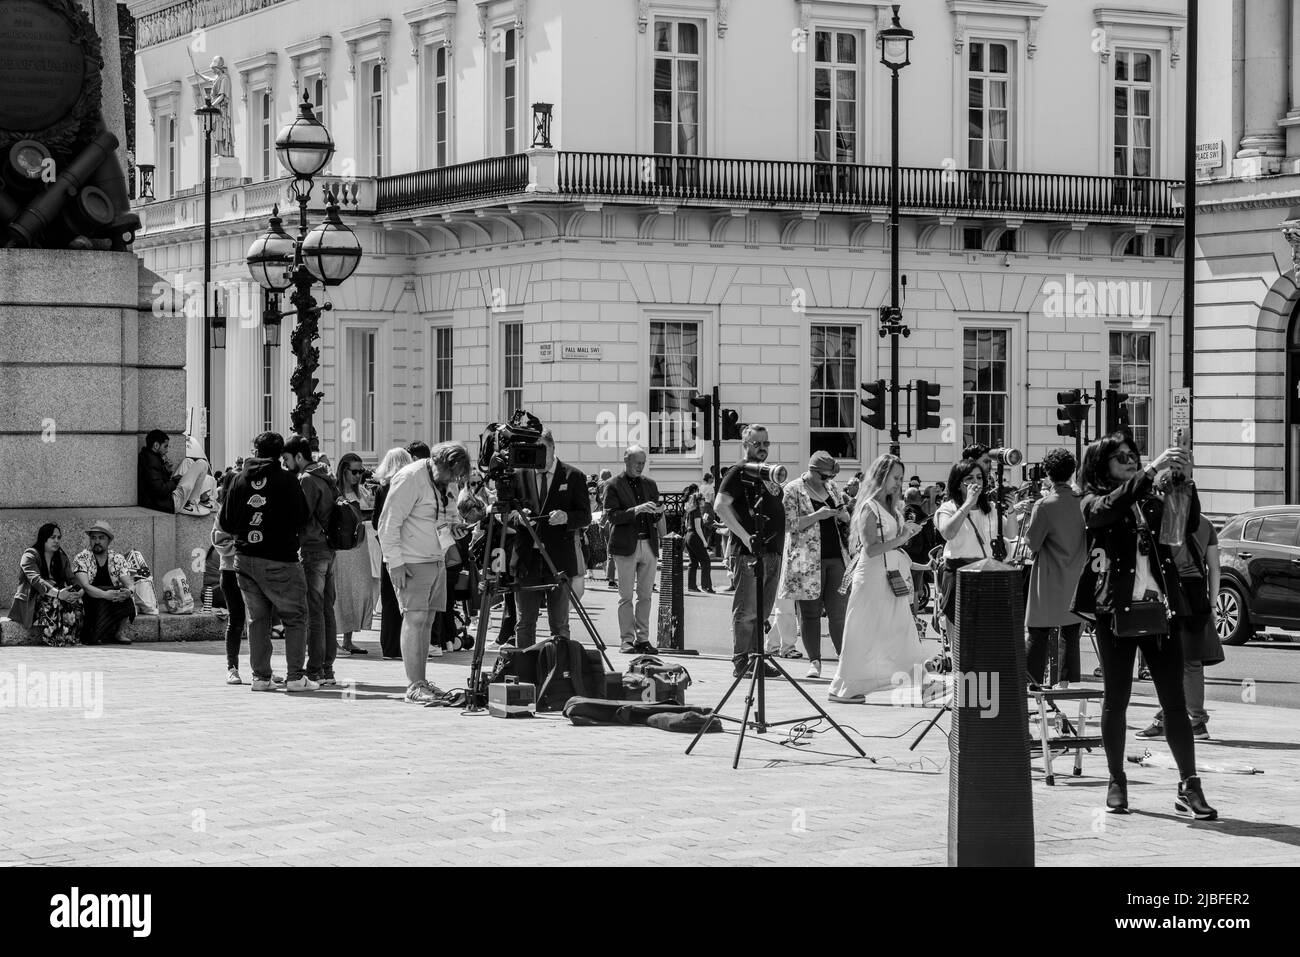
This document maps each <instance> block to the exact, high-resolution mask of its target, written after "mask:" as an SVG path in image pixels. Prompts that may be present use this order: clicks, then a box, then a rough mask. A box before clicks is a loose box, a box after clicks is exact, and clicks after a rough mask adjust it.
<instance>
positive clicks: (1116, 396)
mask: <svg viewBox="0 0 1300 957" xmlns="http://www.w3.org/2000/svg"><path fill="white" fill-rule="evenodd" d="M1126 402H1128V393H1127V392H1119V391H1118V390H1116V389H1107V390H1106V434H1107V435H1110V434H1111V433H1113V432H1123V431H1127V430H1128V428H1129V421H1128V406H1126V405H1125V403H1126Z"/></svg>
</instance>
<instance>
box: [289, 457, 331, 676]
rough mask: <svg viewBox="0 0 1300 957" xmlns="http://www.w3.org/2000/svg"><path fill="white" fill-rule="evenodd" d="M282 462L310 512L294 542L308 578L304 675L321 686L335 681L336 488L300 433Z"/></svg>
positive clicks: (326, 469)
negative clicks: (333, 528)
mask: <svg viewBox="0 0 1300 957" xmlns="http://www.w3.org/2000/svg"><path fill="white" fill-rule="evenodd" d="M284 467H285V469H286V470H288V471H289V472H291V473H293V474H295V475H296V476H297V478H298V481H299V483H300V484H301V485H302V494H303V498H305V499H306V500H307V509H308V511H309V512H310V513H311V518H310V519H308V521H307V524H306V525H305V526H303V529H302V533H301V535H300V536H299V543H298V545H299V548H298V550H299V555H300V558H301V561H302V570H303V574H304V575H306V577H307V677H308V678H310V679H311V680H312V681H315V682H316V683H318V684H320V685H323V686H328V685H336V684H338V682H337V681H336V680H335V679H334V658H335V656H336V655H337V654H338V645H337V644H336V642H335V640H334V639H335V637H336V629H335V625H334V549H333V547H332V546H331V545H330V542H329V538H328V535H327V533H328V530H329V528H330V523H331V522H332V520H333V518H334V510H335V509H336V508H337V507H338V506H337V504H336V502H335V500H336V499H337V498H338V497H339V493H338V489H337V488H336V486H335V485H334V478H333V476H331V475H330V472H329V467H328V466H326V465H325V464H323V463H321V462H313V461H312V455H311V443H310V442H309V441H308V440H307V439H306V437H304V436H301V435H291V436H290V437H289V440H288V441H287V442H285V443H284Z"/></svg>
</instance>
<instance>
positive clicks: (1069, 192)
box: [557, 153, 1182, 219]
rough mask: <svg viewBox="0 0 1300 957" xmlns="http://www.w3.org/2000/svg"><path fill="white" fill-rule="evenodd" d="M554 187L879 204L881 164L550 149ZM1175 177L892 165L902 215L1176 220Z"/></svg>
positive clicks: (754, 201) (701, 198)
mask: <svg viewBox="0 0 1300 957" xmlns="http://www.w3.org/2000/svg"><path fill="white" fill-rule="evenodd" d="M557 186H558V191H559V192H560V193H563V194H568V195H577V196H590V197H605V196H608V197H620V196H627V197H635V198H641V199H646V200H684V201H687V202H690V201H697V202H705V203H734V204H736V205H741V206H823V207H838V208H843V209H862V208H881V207H886V206H888V205H889V167H887V166H857V165H847V164H838V163H806V162H793V161H784V160H737V159H716V158H712V157H681V156H663V155H638V154H632V153H560V154H559V173H558V183H557ZM1181 186H1182V181H1181V180H1164V179H1145V178H1141V177H1122V176H1078V175H1072V174H1067V173H1019V172H1011V171H1000V170H999V171H989V170H946V169H921V168H917V167H902V168H901V169H900V170H899V182H898V193H899V200H898V201H899V205H900V207H902V208H903V209H906V210H909V211H916V210H932V211H935V212H952V213H958V214H960V213H975V214H984V215H998V214H1005V215H1007V216H1013V217H1014V216H1022V215H1025V216H1031V217H1033V218H1044V217H1051V218H1059V219H1091V218H1097V217H1103V218H1112V217H1113V218H1121V219H1133V218H1139V219H1181V218H1182V208H1181V207H1180V206H1176V205H1175V204H1174V190H1175V189H1178V188H1180V187H1181Z"/></svg>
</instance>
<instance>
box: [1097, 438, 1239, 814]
mask: <svg viewBox="0 0 1300 957" xmlns="http://www.w3.org/2000/svg"><path fill="white" fill-rule="evenodd" d="M1190 467H1191V464H1190V460H1189V458H1188V455H1187V452H1185V451H1184V450H1183V449H1181V448H1178V447H1174V448H1169V449H1165V451H1163V452H1161V453H1160V455H1158V456H1157V457H1156V458H1155V459H1154V460H1153V461H1152V462H1150V463H1149V464H1148V465H1147V466H1146V467H1145V468H1144V467H1143V466H1142V461H1141V459H1140V458H1139V457H1138V453H1137V449H1136V448H1135V447H1134V445H1133V443H1132V442H1131V441H1130V440H1129V438H1128V437H1127V436H1125V435H1123V434H1122V433H1117V434H1114V435H1108V436H1106V437H1105V438H1103V439H1100V440H1098V441H1096V442H1094V443H1092V444H1091V445H1090V446H1088V450H1087V451H1086V452H1085V453H1084V456H1083V465H1082V467H1081V469H1080V471H1079V485H1080V491H1081V492H1082V493H1083V519H1084V524H1085V525H1086V527H1087V531H1088V556H1089V557H1088V561H1087V564H1086V565H1085V566H1084V570H1083V576H1082V577H1081V578H1080V579H1079V587H1078V590H1077V591H1076V592H1075V596H1074V603H1073V605H1072V608H1071V610H1072V611H1074V612H1075V613H1076V614H1078V615H1080V616H1082V617H1084V618H1091V619H1094V620H1095V622H1096V633H1097V654H1098V655H1099V656H1100V658H1101V667H1102V681H1103V682H1104V685H1105V691H1106V699H1105V703H1104V704H1103V706H1102V712H1101V736H1102V741H1103V743H1104V744H1105V747H1106V763H1107V765H1109V768H1110V786H1109V787H1108V788H1107V791H1106V809H1107V810H1108V811H1110V812H1112V813H1117V814H1127V813H1128V778H1127V777H1126V776H1125V774H1124V737H1125V729H1126V723H1125V718H1126V715H1127V711H1128V702H1129V695H1130V693H1131V692H1132V690H1133V658H1134V656H1135V655H1136V654H1137V651H1138V649H1139V648H1140V649H1142V653H1143V654H1144V655H1145V656H1146V660H1147V664H1148V665H1149V666H1150V668H1151V677H1152V680H1153V681H1154V683H1155V686H1156V694H1157V696H1158V697H1159V699H1160V707H1161V709H1162V711H1163V712H1164V721H1165V737H1166V739H1167V740H1168V741H1169V750H1170V751H1171V752H1173V756H1174V761H1175V762H1176V763H1177V765H1178V775H1179V778H1180V781H1179V784H1178V794H1177V797H1176V799H1175V802H1174V808H1175V810H1177V811H1178V812H1179V813H1181V814H1190V815H1193V816H1195V817H1196V818H1197V819H1199V820H1203V821H1212V820H1214V819H1215V818H1216V817H1218V812H1217V811H1215V810H1214V808H1212V807H1210V805H1209V804H1208V803H1207V802H1206V800H1205V795H1204V793H1203V792H1202V791H1201V779H1200V778H1199V777H1197V776H1196V753H1195V745H1194V743H1193V739H1192V726H1191V722H1190V721H1189V719H1188V716H1187V701H1186V698H1185V697H1184V694H1183V651H1182V646H1181V643H1180V638H1179V632H1180V629H1181V628H1182V627H1183V626H1184V624H1185V621H1186V618H1187V616H1188V613H1189V611H1190V608H1189V606H1188V602H1187V599H1186V597H1185V595H1184V592H1183V587H1182V584H1181V582H1180V579H1179V571H1178V566H1177V564H1176V562H1175V558H1174V554H1173V550H1172V549H1171V548H1170V546H1168V545H1165V544H1162V543H1161V541H1160V539H1161V538H1164V537H1166V536H1165V535H1162V534H1161V532H1162V528H1161V524H1162V522H1163V520H1164V511H1165V505H1164V503H1163V502H1162V501H1161V499H1160V497H1159V496H1158V495H1156V494H1155V489H1154V482H1155V478H1156V475H1157V474H1158V473H1160V472H1161V471H1162V470H1164V469H1171V470H1172V472H1173V475H1174V476H1175V479H1177V477H1178V476H1186V475H1187V474H1188V471H1189V470H1190ZM1186 484H1187V486H1188V488H1189V489H1190V493H1191V508H1190V511H1189V514H1188V516H1187V522H1186V528H1185V529H1183V530H1182V531H1183V538H1184V540H1186V539H1190V538H1191V537H1192V535H1193V534H1194V532H1195V530H1196V527H1197V525H1198V524H1199V522H1200V516H1201V510H1200V502H1199V501H1198V499H1197V497H1196V490H1195V488H1194V487H1192V486H1191V483H1190V482H1188V483H1186Z"/></svg>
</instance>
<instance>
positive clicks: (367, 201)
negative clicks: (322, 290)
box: [132, 174, 375, 237]
mask: <svg viewBox="0 0 1300 957" xmlns="http://www.w3.org/2000/svg"><path fill="white" fill-rule="evenodd" d="M292 182H293V180H292V179H290V178H288V177H282V178H280V179H269V180H266V181H264V182H261V183H245V184H243V185H240V186H228V187H225V188H223V189H214V190H213V191H212V222H213V223H232V222H240V221H243V220H248V219H257V220H262V221H263V222H262V225H265V223H264V221H265V219H266V217H268V216H270V215H271V209H272V207H274V206H276V205H277V204H278V205H279V207H280V215H281V216H283V217H284V220H285V228H286V229H288V230H289V231H290V232H293V231H294V229H296V227H297V222H298V220H297V216H298V210H297V204H296V202H295V201H294V199H293V197H292V196H291V195H290V194H289V184H290V183H292ZM326 190H329V191H330V192H334V191H335V190H337V191H338V197H339V210H340V212H342V214H343V215H344V216H345V217H347V216H350V215H357V214H370V213H373V212H374V211H375V180H374V179H356V178H353V177H348V178H344V177H340V176H333V175H329V174H322V175H319V176H317V177H315V179H314V180H313V187H312V194H311V200H310V204H309V209H310V210H311V212H312V214H313V215H314V216H318V215H319V214H320V213H322V212H324V210H325V192H326ZM132 209H134V210H135V212H136V213H137V214H138V215H139V216H140V219H141V221H142V223H143V224H144V229H142V230H141V231H140V235H141V236H142V237H147V236H150V235H152V234H154V233H159V232H164V231H166V230H172V229H191V228H193V227H196V226H202V225H203V187H202V185H199V186H194V187H190V188H189V189H186V190H184V191H183V192H181V193H178V194H177V195H176V196H173V197H170V198H168V199H161V200H153V201H150V202H136V203H133V204H132Z"/></svg>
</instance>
